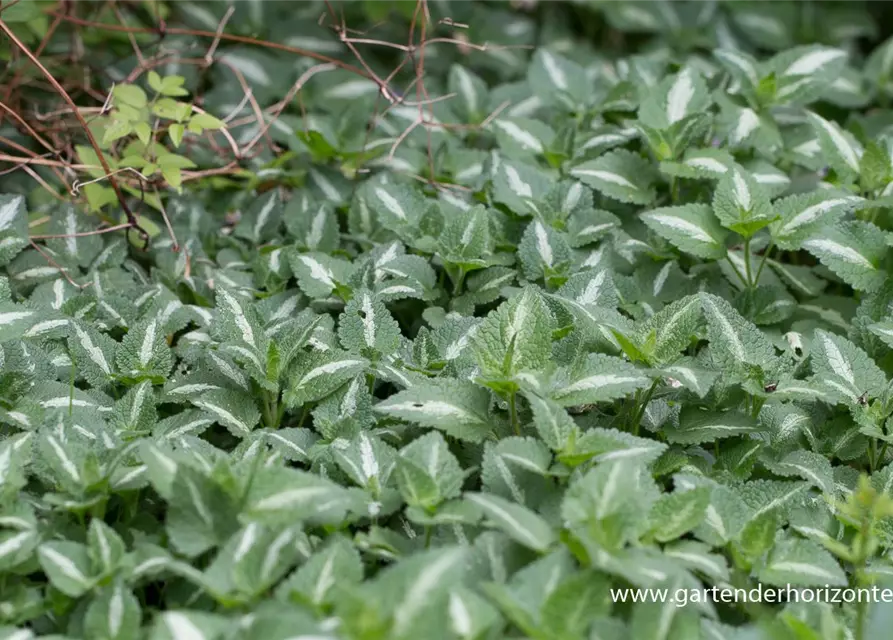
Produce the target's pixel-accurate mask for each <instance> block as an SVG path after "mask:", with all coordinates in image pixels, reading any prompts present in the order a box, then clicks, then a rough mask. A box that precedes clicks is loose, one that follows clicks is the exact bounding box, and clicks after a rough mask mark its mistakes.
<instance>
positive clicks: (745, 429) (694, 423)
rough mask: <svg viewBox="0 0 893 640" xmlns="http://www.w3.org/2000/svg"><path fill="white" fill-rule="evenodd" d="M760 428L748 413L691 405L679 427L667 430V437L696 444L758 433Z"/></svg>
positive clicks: (683, 442)
mask: <svg viewBox="0 0 893 640" xmlns="http://www.w3.org/2000/svg"><path fill="white" fill-rule="evenodd" d="M758 430H759V429H758V427H757V424H756V421H755V420H754V419H753V418H751V417H750V416H748V415H747V414H744V413H739V412H737V411H725V412H714V411H701V410H699V409H697V408H695V407H690V408H688V409H686V410H685V411H684V412H683V413H682V415H680V416H679V427H678V428H676V429H672V430H667V439H668V440H669V441H670V442H678V443H682V444H694V443H701V442H713V441H715V440H718V439H720V438H731V437H734V436H738V435H745V434H750V433H756V432H757V431H758Z"/></svg>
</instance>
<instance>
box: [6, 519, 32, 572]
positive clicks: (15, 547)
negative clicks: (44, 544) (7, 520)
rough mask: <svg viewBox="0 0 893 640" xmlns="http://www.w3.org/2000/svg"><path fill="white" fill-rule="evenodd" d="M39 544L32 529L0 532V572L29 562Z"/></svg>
mask: <svg viewBox="0 0 893 640" xmlns="http://www.w3.org/2000/svg"><path fill="white" fill-rule="evenodd" d="M39 543H40V534H39V533H38V532H37V531H36V530H34V529H24V530H21V531H19V530H16V529H4V530H3V531H0V571H4V572H5V571H8V570H10V569H12V568H13V567H16V566H18V565H21V564H23V563H25V562H27V561H28V560H30V559H31V558H32V556H33V554H34V550H35V549H36V548H37V545H38V544H39Z"/></svg>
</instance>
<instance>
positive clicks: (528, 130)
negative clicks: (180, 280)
mask: <svg viewBox="0 0 893 640" xmlns="http://www.w3.org/2000/svg"><path fill="white" fill-rule="evenodd" d="M487 128H488V129H489V130H490V131H492V132H493V133H494V134H495V136H496V140H497V142H498V143H499V146H500V147H501V148H502V150H503V151H504V152H505V153H506V154H508V155H509V156H511V157H523V156H530V155H534V156H536V155H542V154H543V153H544V152H545V151H546V150H547V149H548V148H549V147H550V146H551V145H552V142H553V141H554V139H555V132H554V131H552V129H551V128H549V126H548V125H546V124H544V123H543V122H540V121H539V120H530V119H527V118H497V119H496V120H493V122H491V123H490V124H489V125H487Z"/></svg>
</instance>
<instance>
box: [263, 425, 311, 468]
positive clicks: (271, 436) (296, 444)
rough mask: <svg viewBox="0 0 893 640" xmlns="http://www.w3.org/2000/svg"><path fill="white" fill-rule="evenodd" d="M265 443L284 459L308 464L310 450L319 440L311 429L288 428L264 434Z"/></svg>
mask: <svg viewBox="0 0 893 640" xmlns="http://www.w3.org/2000/svg"><path fill="white" fill-rule="evenodd" d="M263 438H264V441H265V442H266V443H267V444H269V445H270V447H271V448H272V449H273V450H274V451H278V452H279V453H280V454H281V455H282V457H283V458H285V459H286V460H291V461H294V462H307V460H308V459H309V456H310V453H309V452H310V449H311V447H313V445H314V444H316V442H317V440H319V436H317V435H316V434H315V433H314V432H313V431H311V430H310V429H305V428H302V427H286V428H282V429H275V430H271V431H265V432H263Z"/></svg>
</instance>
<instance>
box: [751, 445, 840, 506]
mask: <svg viewBox="0 0 893 640" xmlns="http://www.w3.org/2000/svg"><path fill="white" fill-rule="evenodd" d="M765 464H766V467H767V468H768V469H769V470H770V471H772V472H773V473H775V474H777V475H780V476H799V477H800V478H803V479H804V480H806V481H807V482H808V483H810V484H811V485H813V486H815V487H817V488H818V489H819V490H820V491H822V492H823V493H826V494H827V495H829V496H834V495H836V494H837V489H836V487H835V484H834V472H833V469H832V468H831V463H830V462H829V461H828V459H827V458H826V457H825V456H823V455H821V454H818V453H815V452H813V451H805V450H802V449H801V450H798V451H792V452H791V453H789V454H787V455H786V456H784V457H783V458H781V459H780V460H778V461H775V462H766V463H765Z"/></svg>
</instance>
